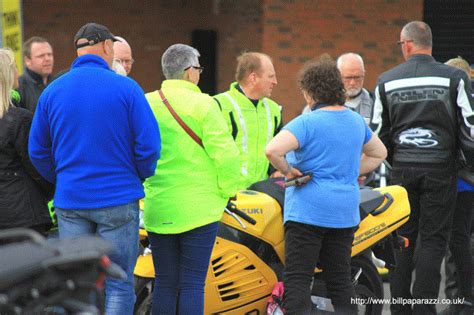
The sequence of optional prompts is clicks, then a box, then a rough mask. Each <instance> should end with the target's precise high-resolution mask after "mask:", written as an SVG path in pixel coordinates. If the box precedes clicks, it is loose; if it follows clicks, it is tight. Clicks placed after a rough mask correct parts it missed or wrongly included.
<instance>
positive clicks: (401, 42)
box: [397, 39, 413, 46]
mask: <svg viewBox="0 0 474 315" xmlns="http://www.w3.org/2000/svg"><path fill="white" fill-rule="evenodd" d="M409 42H413V39H406V40H399V41H398V42H397V45H398V46H401V45H403V44H405V43H409Z"/></svg>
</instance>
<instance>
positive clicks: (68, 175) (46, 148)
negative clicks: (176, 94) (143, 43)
mask: <svg viewBox="0 0 474 315" xmlns="http://www.w3.org/2000/svg"><path fill="white" fill-rule="evenodd" d="M114 41H116V38H115V37H114V36H113V35H112V34H111V33H110V31H109V30H108V29H107V27H105V26H103V25H100V24H96V23H88V24H86V25H84V26H82V27H81V28H80V30H79V31H78V33H77V34H76V36H75V38H74V44H75V47H76V48H77V55H78V58H77V59H76V60H75V61H74V62H73V64H72V66H71V70H70V71H68V72H67V73H66V74H64V75H63V76H61V77H60V78H58V79H57V80H56V81H54V82H53V84H51V85H49V86H48V87H47V88H46V89H45V91H44V92H43V94H42V95H41V97H40V99H39V102H38V107H37V110H36V113H35V116H34V119H33V124H32V127H31V132H30V139H29V154H30V157H31V161H32V162H33V165H34V166H35V167H36V169H37V170H38V171H39V172H40V174H41V175H42V176H43V177H44V178H46V179H47V180H48V181H50V182H52V183H55V184H56V193H55V196H54V205H55V207H56V209H57V215H58V223H59V236H60V237H61V238H65V237H72V236H77V235H81V234H97V235H99V236H101V237H103V238H105V239H107V240H109V241H110V242H112V243H113V244H114V246H115V247H116V249H117V250H116V251H115V252H114V253H113V254H112V255H110V258H111V260H112V261H114V262H115V263H117V264H118V265H120V266H121V267H122V268H123V269H124V270H125V271H126V273H127V276H128V277H127V279H125V280H107V281H106V287H105V288H106V290H105V292H106V312H107V314H132V313H133V305H134V301H135V295H134V289H133V269H134V266H135V263H136V259H137V255H138V223H139V219H138V200H139V199H140V198H143V197H144V191H143V186H142V182H143V180H144V179H145V178H147V177H150V176H152V175H153V174H154V172H155V168H156V162H157V160H158V158H159V152H160V143H161V141H160V133H159V129H158V125H157V122H156V119H155V118H154V116H153V113H152V111H151V109H150V106H149V104H148V102H147V101H146V99H145V95H144V93H143V91H142V89H141V88H140V86H139V85H138V84H137V83H136V82H135V81H133V80H131V79H130V78H127V77H124V76H120V75H117V74H115V73H114V72H113V71H112V70H111V69H110V66H111V64H112V61H113V56H114V51H113V42H114Z"/></svg>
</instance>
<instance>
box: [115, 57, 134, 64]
mask: <svg viewBox="0 0 474 315" xmlns="http://www.w3.org/2000/svg"><path fill="white" fill-rule="evenodd" d="M115 61H117V62H118V63H121V64H122V65H127V66H131V65H133V63H134V62H135V60H134V59H133V58H132V59H115Z"/></svg>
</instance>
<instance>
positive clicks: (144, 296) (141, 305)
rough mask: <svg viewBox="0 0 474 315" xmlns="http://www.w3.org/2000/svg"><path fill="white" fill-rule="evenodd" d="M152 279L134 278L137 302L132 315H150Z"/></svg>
mask: <svg viewBox="0 0 474 315" xmlns="http://www.w3.org/2000/svg"><path fill="white" fill-rule="evenodd" d="M153 284H154V283H153V279H148V278H141V277H136V276H135V295H136V296H137V300H136V301H135V306H134V309H133V314H134V315H149V314H151V302H152V299H153Z"/></svg>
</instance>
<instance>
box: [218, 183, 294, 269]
mask: <svg viewBox="0 0 474 315" xmlns="http://www.w3.org/2000/svg"><path fill="white" fill-rule="evenodd" d="M236 197H237V200H236V201H235V202H234V203H235V205H236V206H237V208H238V209H239V210H241V211H243V212H245V213H246V214H248V215H249V216H251V217H252V218H253V219H255V221H257V223H256V224H255V225H251V224H249V223H247V222H245V221H243V222H244V224H245V225H246V228H245V229H243V228H242V226H241V225H240V224H239V222H237V221H236V220H235V219H234V218H232V217H231V216H229V215H224V216H223V217H222V219H221V222H222V223H224V224H226V225H229V226H232V227H234V228H236V229H237V230H243V231H245V232H246V233H248V234H250V235H254V236H257V237H258V238H259V239H261V240H263V241H265V242H267V243H269V244H270V245H271V246H272V247H273V248H274V249H275V252H276V253H277V255H278V257H279V258H280V260H281V261H284V258H285V242H284V237H283V235H284V228H283V215H282V211H281V207H280V205H279V204H278V202H277V201H276V200H275V199H273V198H272V197H270V196H269V195H267V194H264V193H260V192H257V191H253V190H242V191H239V192H238V193H237V196H236Z"/></svg>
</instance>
